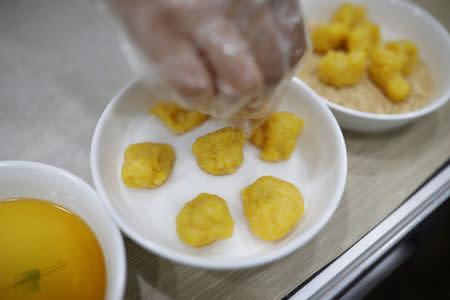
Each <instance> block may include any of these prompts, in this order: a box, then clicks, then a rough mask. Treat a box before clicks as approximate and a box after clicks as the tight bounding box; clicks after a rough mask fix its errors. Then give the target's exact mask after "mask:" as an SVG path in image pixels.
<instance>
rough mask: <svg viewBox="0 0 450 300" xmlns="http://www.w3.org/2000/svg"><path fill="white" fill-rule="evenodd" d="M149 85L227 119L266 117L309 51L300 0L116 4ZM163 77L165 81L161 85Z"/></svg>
mask: <svg viewBox="0 0 450 300" xmlns="http://www.w3.org/2000/svg"><path fill="white" fill-rule="evenodd" d="M111 3H112V5H113V8H115V11H116V12H117V15H118V16H119V19H120V20H121V21H122V23H123V25H124V27H125V29H126V32H127V33H128V37H129V40H130V41H131V44H132V45H135V46H136V47H134V51H135V53H136V51H137V52H139V53H138V56H140V57H141V59H140V61H139V62H140V63H143V61H142V58H143V60H145V67H144V68H142V66H141V73H143V75H144V76H146V77H147V79H148V80H147V81H148V82H149V83H150V84H152V82H151V81H155V82H156V81H158V80H156V79H157V78H158V79H159V81H160V82H159V88H161V87H164V92H165V93H166V94H167V95H169V93H170V97H171V98H175V99H176V100H178V101H179V102H181V103H182V104H184V106H188V107H190V108H193V109H196V110H199V111H201V112H204V113H208V114H211V115H213V116H215V117H219V118H242V119H257V118H265V117H266V116H267V115H268V113H269V112H272V111H273V110H274V109H276V108H277V106H278V103H279V101H278V100H274V93H275V91H276V90H277V87H279V85H280V83H281V82H282V81H283V79H285V81H286V80H289V79H290V78H291V77H292V76H293V75H294V74H293V72H292V70H293V69H294V68H295V66H296V65H297V64H298V62H299V60H300V58H301V57H302V56H303V55H304V53H305V51H306V50H307V48H308V44H309V43H308V42H307V37H306V33H305V29H304V25H303V17H302V14H301V11H300V7H299V2H298V0H111ZM161 79H163V80H162V82H163V83H164V84H161Z"/></svg>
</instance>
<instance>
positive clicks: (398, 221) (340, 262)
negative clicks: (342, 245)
mask: <svg viewBox="0 0 450 300" xmlns="http://www.w3.org/2000/svg"><path fill="white" fill-rule="evenodd" d="M449 197H450V165H448V166H447V167H446V168H445V169H443V170H442V171H441V172H440V173H439V174H437V175H436V176H435V177H434V178H433V179H432V180H431V181H430V182H428V183H427V184H426V185H424V186H423V187H422V188H421V189H420V190H419V191H418V192H417V193H415V194H414V195H413V196H412V197H411V198H410V199H408V201H407V202H405V203H404V204H402V205H401V206H400V207H399V208H398V209H396V210H395V211H394V212H393V213H392V214H391V215H390V216H389V217H387V218H386V219H384V220H383V222H381V223H380V224H379V225H377V226H376V227H375V228H374V229H373V230H372V231H370V232H369V233H368V234H367V235H366V236H365V237H364V238H362V239H361V240H360V241H358V242H357V243H356V244H355V245H353V246H352V247H351V248H350V249H348V250H347V251H346V252H345V253H344V254H343V255H342V256H341V257H339V258H338V259H337V260H336V261H334V262H333V263H332V264H330V265H329V266H328V267H327V268H326V269H324V270H323V271H321V272H320V273H319V274H318V275H317V277H315V278H314V279H313V280H311V281H310V282H309V283H308V284H306V285H305V286H304V287H303V288H302V289H300V290H299V291H298V292H297V293H296V294H295V295H294V296H293V297H292V299H332V298H334V297H336V296H337V295H339V294H340V293H341V292H342V291H343V290H344V289H345V288H346V287H347V286H349V285H350V284H351V283H352V282H353V281H354V280H355V279H356V278H358V276H360V275H361V274H363V273H364V272H365V271H366V270H367V269H368V268H370V267H371V266H372V265H373V264H374V263H375V262H376V261H378V260H379V259H380V258H382V257H383V256H384V255H385V254H386V253H388V252H389V250H391V248H392V247H393V246H395V245H396V244H397V243H398V242H399V241H400V240H401V239H402V238H404V237H405V236H406V235H407V234H408V233H409V232H411V230H413V229H414V228H415V227H416V226H417V225H418V224H419V223H420V222H422V221H423V220H424V219H425V218H426V217H427V216H428V215H429V214H431V213H432V212H433V211H434V210H435V209H437V208H438V207H439V206H440V205H441V204H442V203H443V202H444V201H445V200H447V199H448V198H449Z"/></svg>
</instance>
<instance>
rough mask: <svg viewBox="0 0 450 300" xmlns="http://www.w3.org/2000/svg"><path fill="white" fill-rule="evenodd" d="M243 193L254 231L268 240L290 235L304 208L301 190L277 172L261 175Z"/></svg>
mask: <svg viewBox="0 0 450 300" xmlns="http://www.w3.org/2000/svg"><path fill="white" fill-rule="evenodd" d="M241 197H242V202H243V204H244V214H245V216H246V217H247V219H248V221H249V224H250V229H251V231H252V232H253V234H255V235H256V236H257V237H259V238H261V239H263V240H267V241H274V240H278V239H280V238H282V237H283V236H284V235H286V234H287V233H288V232H289V230H290V229H291V228H292V227H294V225H295V224H297V222H298V220H300V217H301V216H302V215H303V212H304V203H303V196H302V194H301V193H300V191H299V190H298V189H297V188H296V187H295V186H294V185H293V184H291V183H289V182H286V181H284V180H281V179H278V178H275V177H273V176H264V177H261V178H259V179H258V180H256V181H255V182H254V183H252V184H251V185H249V186H248V187H247V188H245V189H243V190H242V191H241Z"/></svg>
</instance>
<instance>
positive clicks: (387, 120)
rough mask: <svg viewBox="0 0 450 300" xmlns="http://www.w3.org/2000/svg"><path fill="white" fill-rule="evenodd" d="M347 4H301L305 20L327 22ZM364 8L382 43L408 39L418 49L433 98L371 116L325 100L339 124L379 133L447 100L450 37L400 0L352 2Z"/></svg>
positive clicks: (319, 0)
mask: <svg viewBox="0 0 450 300" xmlns="http://www.w3.org/2000/svg"><path fill="white" fill-rule="evenodd" d="M344 2H349V1H347V0H303V1H302V4H303V8H304V10H305V15H306V16H307V18H308V20H310V21H314V22H328V21H329V20H330V19H331V17H332V15H333V13H334V11H335V10H336V8H337V7H339V5H341V4H342V3H344ZM351 3H355V4H363V5H365V6H366V7H367V13H368V18H369V19H370V20H372V21H373V22H375V23H376V24H378V25H379V27H380V31H381V32H380V33H381V36H382V38H383V39H384V40H394V39H408V40H411V41H413V42H414V43H415V44H416V45H417V46H418V48H419V52H420V57H421V59H423V60H424V61H425V63H426V64H427V65H428V66H429V68H430V69H431V73H432V74H433V78H434V82H435V90H434V95H433V97H432V99H431V101H430V103H429V104H428V105H426V106H425V107H423V108H421V109H418V110H415V111H412V112H408V113H403V114H391V115H390V114H373V113H366V112H361V111H357V110H354V109H350V108H346V107H344V106H341V105H338V104H336V103H334V102H332V101H330V100H328V99H326V98H324V97H321V96H318V97H319V98H320V99H321V100H322V101H323V102H325V103H326V104H327V105H328V106H329V107H330V109H331V110H332V112H333V114H334V115H335V116H336V119H337V120H338V122H339V124H340V125H341V126H342V127H343V128H345V129H349V130H354V131H362V132H380V131H386V130H389V129H393V128H397V127H400V126H402V125H405V124H407V123H409V122H412V121H414V120H417V119H418V118H420V117H422V116H425V115H427V114H429V113H431V112H433V111H435V110H437V109H438V108H440V107H441V106H442V105H444V104H445V103H446V102H447V101H448V99H449V98H450V85H449V82H450V37H449V34H448V32H447V30H446V29H445V28H444V27H443V26H442V25H441V24H440V23H439V22H438V21H437V20H436V19H434V18H433V17H432V16H431V15H430V14H429V13H428V12H426V11H425V10H423V9H422V8H420V7H418V6H416V5H414V4H412V3H410V2H409V1H406V0H405V1H402V0H377V1H373V0H353V1H351Z"/></svg>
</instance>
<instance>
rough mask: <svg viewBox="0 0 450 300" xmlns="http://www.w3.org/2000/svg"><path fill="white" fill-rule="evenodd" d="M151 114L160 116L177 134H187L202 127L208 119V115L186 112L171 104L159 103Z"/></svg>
mask: <svg viewBox="0 0 450 300" xmlns="http://www.w3.org/2000/svg"><path fill="white" fill-rule="evenodd" d="M150 113H151V114H154V115H156V116H158V117H159V118H160V119H161V120H162V121H163V122H164V123H165V124H166V125H167V127H169V128H170V129H171V130H173V131H174V132H175V133H177V134H183V133H186V132H188V131H190V130H192V129H194V128H195V127H197V126H200V125H201V124H202V123H203V122H204V121H205V120H206V119H207V118H208V115H205V114H202V113H200V112H198V111H192V110H186V109H184V108H182V107H181V106H179V105H178V104H175V103H171V102H159V103H158V104H157V105H156V106H155V107H154V108H153V109H152V110H151V111H150Z"/></svg>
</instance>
